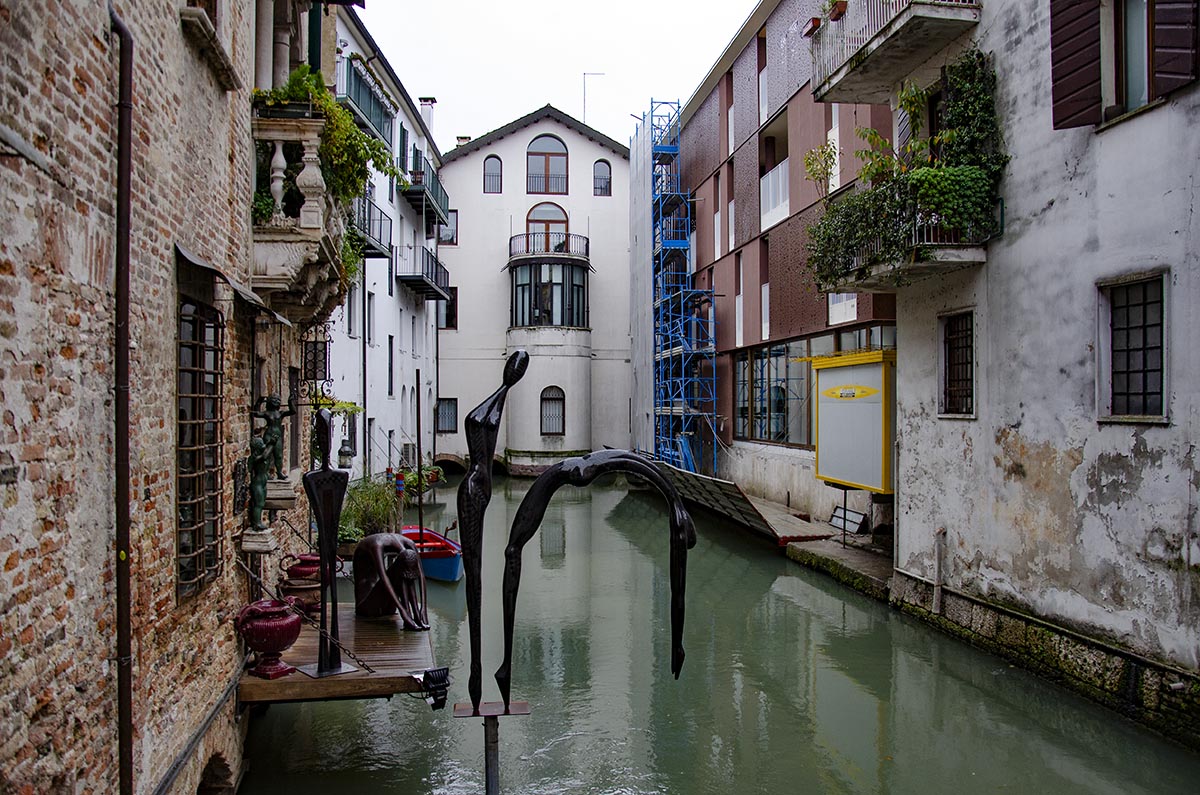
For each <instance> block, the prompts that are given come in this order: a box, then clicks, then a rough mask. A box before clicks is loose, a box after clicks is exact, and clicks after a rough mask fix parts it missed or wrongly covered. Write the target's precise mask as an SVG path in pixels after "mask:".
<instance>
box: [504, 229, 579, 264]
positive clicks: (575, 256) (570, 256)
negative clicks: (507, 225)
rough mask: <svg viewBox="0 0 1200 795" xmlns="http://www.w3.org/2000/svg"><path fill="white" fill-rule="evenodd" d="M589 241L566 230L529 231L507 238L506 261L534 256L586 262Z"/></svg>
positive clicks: (543, 258)
mask: <svg viewBox="0 0 1200 795" xmlns="http://www.w3.org/2000/svg"><path fill="white" fill-rule="evenodd" d="M590 256H591V253H590V243H589V241H588V239H587V238H586V237H585V236H583V235H573V234H570V233H568V232H529V233H526V234H523V235H513V236H512V237H510V238H509V239H508V261H509V262H510V263H512V262H514V261H515V260H522V259H526V258H529V257H536V258H537V259H538V260H541V261H547V262H549V261H553V260H558V259H561V260H572V261H575V262H584V263H587V262H588V260H589V258H590Z"/></svg>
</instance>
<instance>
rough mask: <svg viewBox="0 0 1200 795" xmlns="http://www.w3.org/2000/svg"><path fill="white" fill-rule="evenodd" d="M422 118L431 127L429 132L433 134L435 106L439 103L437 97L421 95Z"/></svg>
mask: <svg viewBox="0 0 1200 795" xmlns="http://www.w3.org/2000/svg"><path fill="white" fill-rule="evenodd" d="M420 102H421V118H422V119H424V121H425V126H426V127H428V128H429V134H430V135H432V134H433V106H434V105H436V104H437V97H421V98H420Z"/></svg>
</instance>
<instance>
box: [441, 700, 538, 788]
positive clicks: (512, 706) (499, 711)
mask: <svg viewBox="0 0 1200 795" xmlns="http://www.w3.org/2000/svg"><path fill="white" fill-rule="evenodd" d="M528 714H530V709H529V702H528V701H512V702H510V703H509V705H508V709H505V708H504V702H503V701H484V702H483V703H481V704H480V705H479V709H478V710H475V709H474V708H473V707H472V706H471V705H470V704H455V705H454V717H456V718H483V765H484V770H483V780H484V790H483V791H484V795H500V718H503V717H507V716H509V715H528Z"/></svg>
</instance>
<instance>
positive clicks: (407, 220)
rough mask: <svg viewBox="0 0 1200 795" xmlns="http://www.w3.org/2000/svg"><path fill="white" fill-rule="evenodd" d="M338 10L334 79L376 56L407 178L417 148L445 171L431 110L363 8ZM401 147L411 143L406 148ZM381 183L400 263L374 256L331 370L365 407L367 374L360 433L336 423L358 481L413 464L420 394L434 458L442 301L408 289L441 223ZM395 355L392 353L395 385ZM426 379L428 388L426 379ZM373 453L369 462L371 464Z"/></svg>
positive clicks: (338, 331) (346, 317) (335, 384)
mask: <svg viewBox="0 0 1200 795" xmlns="http://www.w3.org/2000/svg"><path fill="white" fill-rule="evenodd" d="M334 10H335V11H336V14H337V27H336V31H337V42H336V44H337V47H336V52H337V61H336V63H334V64H329V63H327V64H326V66H327V71H329V75H327V76H326V80H327V82H328V81H332V79H333V77H332V75H333V74H334V70H339V69H344V68H345V67H346V63H347V60H348V59H350V58H351V57H352V56H354V55H357V56H360V57H361V58H364V59H367V58H372V59H373V60H371V61H370V63H369V68H370V69H371V73H372V74H373V76H374V77H375V78H376V79H377V80H379V82H380V83H381V85H382V88H383V90H384V91H385V92H386V94H387V96H388V99H390V100H391V101H394V102H395V104H396V106H397V107H396V115H395V120H394V122H393V127H392V141H391V148H392V150H393V153H394V156H395V158H396V160H397V163H398V164H399V166H400V170H401V173H402V174H403V175H404V176H405V179H406V180H407V179H411V173H410V171H411V166H412V148H413V147H414V146H416V147H417V148H418V149H419V150H420V151H421V152H422V153H423V155H424V157H425V158H427V159H428V160H429V161H430V162H431V163H433V164H434V165H435V166H437V165H438V164H439V163H440V159H441V155H440V153H439V152H438V150H437V146H436V144H435V143H434V141H433V137H432V135H431V134H430V131H429V123H430V122H431V121H432V120H431V119H426V118H424V117H423V116H422V113H425V114H426V115H429V114H430V113H431V111H430V110H429V109H427V108H426V107H421V108H418V107H417V105H416V104H415V103H414V102H413V101H412V98H411V97H410V96H409V94H408V92H407V91H406V90H405V88H404V86H403V85H402V84H401V83H400V82H399V80H398V79H397V78H396V75H395V72H394V71H393V70H392V67H391V66H390V65H389V64H388V63H387V61H386V59H385V58H384V57H383V56H382V55H381V54H380V53H379V51H378V47H377V45H376V44H375V42H374V41H373V40H372V38H371V36H370V34H369V33H367V31H366V29H365V27H363V25H362V23H361V21H360V20H359V19H358V17H357V16H356V15H355V14H354V11H353V10H352V9H349V8H338V9H334ZM326 49H327V50H328V49H330V48H326ZM402 129H403V130H404V131H407V133H406V134H405V133H404V132H402ZM405 144H406V145H405ZM401 146H404V150H403V151H401V148H400V147H401ZM372 184H373V187H371V188H370V198H371V200H372V201H373V202H374V203H375V205H376V206H377V207H379V208H380V209H381V210H382V211H383V212H384V213H385V214H386V215H387V216H388V218H390V219H391V241H390V242H391V245H392V250H393V254H392V261H391V263H390V265H389V262H388V260H387V259H385V258H383V257H380V256H379V255H377V254H376V255H370V254H369V255H368V258H367V259H365V260H364V262H363V264H362V268H363V274H362V276H360V277H359V279H358V280H357V281H356V283H355V284H353V285H352V286H351V288H350V291H349V293H348V294H347V296H346V301H345V303H344V304H343V305H342V307H341V308H340V309H339V310H337V311H336V312H335V313H334V316H333V318H332V322H331V328H330V335H331V338H332V343H331V355H330V368H329V370H330V377H331V379H332V393H333V395H335V396H336V397H337V398H338V399H339V400H343V401H349V402H353V403H355V404H357V405H358V406H360V407H361V406H362V405H363V397H364V395H363V388H364V379H363V367H364V363H365V367H366V396H365V397H366V409H365V411H364V412H362V413H360V414H359V415H357V416H356V417H354V418H353V420H349V421H352V422H354V423H355V424H356V427H355V428H353V429H351V428H350V427H348V424H347V423H348V420H347V419H345V418H343V419H342V420H341V421H340V423H338V422H335V430H334V446H335V447H337V446H338V445H340V444H341V442H342V440H343V439H352V440H353V444H352V447H353V449H354V450H355V454H354V457H353V464H352V466H351V476H352V477H360V476H361V475H363V474H364V472H365V471H369V472H370V473H372V474H378V473H380V472H383V471H384V470H385V469H386V468H387V467H396V466H399V465H401V464H407V465H409V466H411V465H413V463H414V462H415V450H416V444H417V393H418V391H419V392H420V399H421V411H422V417H421V424H422V428H421V431H422V438H421V450H422V454H423V455H424V457H425V459H426V460H429V459H431V457H432V450H433V441H434V439H433V409H434V399H435V395H436V386H435V385H436V383H437V340H436V335H437V325H436V322H437V301H435V300H427V298H426V297H425V296H424V295H422V294H420V293H419V292H415V291H414V290H412V289H410V288H409V287H407V286H405V284H403V283H402V282H401V279H400V277H401V275H406V274H412V273H420V270H421V257H422V248H427V249H429V250H430V251H433V252H435V253H436V249H437V238H436V228H437V227H436V222H434V221H433V219H430V218H428V217H423V215H422V213H421V212H420V211H419V210H418V209H417V208H415V207H414V206H413V205H412V204H410V203H409V201H408V200H406V198H405V197H404V195H403V194H402V192H401V186H400V184H396V185H394V186H393V185H390V184H389V180H388V178H387V177H386V176H383V175H381V174H379V173H378V172H375V175H374V179H373V180H372ZM427 232H428V233H429V234H427ZM364 295H365V300H364ZM389 349H390V350H391V356H392V362H391V377H390V378H389V375H388V372H389V364H388V352H389ZM418 372H419V373H420V376H421V377H420V383H418V382H417V373H418ZM339 426H340V427H339ZM368 429H370V430H369V434H368ZM368 435H369V440H368ZM364 440H366V441H364ZM367 455H369V456H370V461H369V466H368V465H367V464H368V462H367V460H366V456H367Z"/></svg>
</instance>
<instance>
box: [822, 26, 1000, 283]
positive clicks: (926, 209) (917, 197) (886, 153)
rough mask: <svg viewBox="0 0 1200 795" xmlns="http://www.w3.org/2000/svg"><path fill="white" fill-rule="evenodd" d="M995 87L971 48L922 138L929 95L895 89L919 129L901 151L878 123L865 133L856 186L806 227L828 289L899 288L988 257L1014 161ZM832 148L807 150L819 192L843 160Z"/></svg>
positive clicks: (949, 73)
mask: <svg viewBox="0 0 1200 795" xmlns="http://www.w3.org/2000/svg"><path fill="white" fill-rule="evenodd" d="M995 85H996V77H995V72H994V71H992V69H991V67H990V65H989V63H988V60H987V58H986V56H984V55H983V53H981V52H979V51H978V50H971V51H968V52H967V53H965V54H964V55H962V56H961V57H960V58H959V59H958V60H957V61H956V62H955V63H953V64H951V65H950V66H948V67H946V70H945V73H944V77H943V82H942V84H941V86H939V87H938V88H939V89H940V90H941V92H942V96H943V103H942V106H941V111H940V117H939V120H940V122H941V124H940V129H939V131H938V132H936V133H934V134H933V135H932V136H928V137H921V135H920V133H921V122H922V120H923V119H924V117H925V112H926V109H927V108H928V106H929V96H930V94H929V92H927V91H924V90H921V89H919V88H917V87H915V86H911V85H909V86H905V87H904V88H903V89H902V90H901V92H900V94H899V96H898V104H899V107H900V109H901V110H902V111H903V112H904V113H905V114H907V116H908V118H909V120H910V124H911V130H912V132H911V134H910V137H909V138H908V140H907V141H904V142H903V143H902V144H901V145H900V147H899V148H898V149H893V148H892V147H891V146H890V144H889V142H888V141H887V139H886V138H885V137H884V136H883V135H881V134H880V133H879V132H878V131H877V130H874V129H862V128H860V129H859V130H858V134H859V136H860V137H861V138H863V139H864V140H865V141H866V142H867V144H868V146H869V148H868V149H865V150H861V151H859V152H858V156H859V157H860V158H861V159H862V161H863V167H862V169H861V170H860V171H859V174H858V186H857V188H856V189H855V190H851V191H846V192H842V193H840V194H838V195H837V196H836V197H829V196H826V197H825V213H824V215H823V216H822V218H821V219H820V220H819V221H818V222H817V223H815V224H814V225H813V226H812V227H810V229H809V243H808V262H809V267H810V268H811V269H812V270H813V273H814V275H815V276H816V279H817V283H818V284H819V285H820V286H821V288H822V289H826V290H844V289H847V288H853V289H856V290H880V291H894V290H895V289H897V288H899V287H901V286H903V285H905V284H907V283H909V282H911V281H914V280H916V279H918V278H921V277H923V276H927V275H933V274H936V273H942V272H947V271H950V270H955V269H958V268H962V267H966V266H969V265H972V264H980V263H982V262H983V261H985V259H986V252H985V250H984V248H983V247H984V245H985V244H986V242H987V241H988V240H989V239H990V238H992V237H994V236H995V235H997V234H999V233H1000V232H1002V231H1003V204H1002V202H1001V200H1000V198H999V185H1000V179H1001V177H1002V176H1003V173H1004V168H1005V165H1006V164H1007V162H1008V157H1007V156H1006V155H1005V154H1004V148H1003V139H1002V135H1001V131H1000V127H999V122H998V120H997V117H996V111H995V103H994V100H993V93H994V90H995ZM830 147H832V144H827V145H825V146H823V147H818V148H817V149H814V150H812V151H811V152H809V153H808V154H807V155H806V156H805V171H806V172H807V175H808V178H809V179H811V180H812V181H813V182H815V183H816V184H817V186H818V188H819V189H821V190H822V192H824V186H827V185H828V184H829V169H830V168H831V167H832V164H833V163H835V162H837V158H836V157H834V156H833V153H832V152H830V151H829V149H830Z"/></svg>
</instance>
